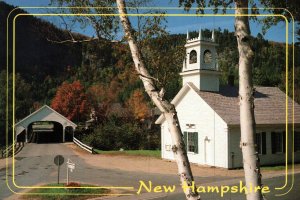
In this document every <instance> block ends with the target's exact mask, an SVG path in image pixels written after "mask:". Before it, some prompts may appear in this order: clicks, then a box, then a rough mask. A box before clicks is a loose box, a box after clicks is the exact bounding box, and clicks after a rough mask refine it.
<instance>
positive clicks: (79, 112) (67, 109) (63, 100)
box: [51, 81, 89, 121]
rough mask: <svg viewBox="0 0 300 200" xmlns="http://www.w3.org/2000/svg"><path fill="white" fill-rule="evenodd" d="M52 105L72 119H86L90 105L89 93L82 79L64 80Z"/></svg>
mask: <svg viewBox="0 0 300 200" xmlns="http://www.w3.org/2000/svg"><path fill="white" fill-rule="evenodd" d="M51 107H52V108H53V109H54V110H56V111H57V112H59V113H60V114H62V115H64V116H66V117H67V118H68V119H70V120H74V121H81V120H84V119H86V116H87V114H88V112H89V106H88V101H87V95H86V94H85V92H84V87H83V86H82V85H81V83H80V81H74V82H73V83H67V82H63V83H62V85H61V86H59V87H58V88H57V91H56V94H55V97H54V98H53V99H52V102H51Z"/></svg>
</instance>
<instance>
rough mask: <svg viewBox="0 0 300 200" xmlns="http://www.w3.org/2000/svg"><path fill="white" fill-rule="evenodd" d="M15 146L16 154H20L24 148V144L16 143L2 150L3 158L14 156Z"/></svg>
mask: <svg viewBox="0 0 300 200" xmlns="http://www.w3.org/2000/svg"><path fill="white" fill-rule="evenodd" d="M13 146H15V154H16V153H18V152H19V151H20V150H21V149H22V148H23V147H24V143H18V142H14V143H13V144H11V145H9V146H8V147H7V148H5V149H2V150H1V158H5V157H9V156H12V153H13Z"/></svg>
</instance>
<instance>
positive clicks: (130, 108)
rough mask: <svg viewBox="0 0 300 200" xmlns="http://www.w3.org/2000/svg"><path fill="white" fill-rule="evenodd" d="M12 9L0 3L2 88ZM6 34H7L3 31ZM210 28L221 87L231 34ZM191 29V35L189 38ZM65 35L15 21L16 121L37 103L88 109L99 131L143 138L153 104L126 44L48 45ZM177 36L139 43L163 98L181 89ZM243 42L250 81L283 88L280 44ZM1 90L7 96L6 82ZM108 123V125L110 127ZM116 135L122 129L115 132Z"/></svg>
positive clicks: (233, 65)
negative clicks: (251, 55) (250, 57)
mask: <svg viewBox="0 0 300 200" xmlns="http://www.w3.org/2000/svg"><path fill="white" fill-rule="evenodd" d="M12 9H13V7H12V6H9V5H7V4H5V3H4V2H0V10H1V12H0V24H1V29H0V45H1V46H0V67H1V74H0V84H1V85H2V86H5V85H6V71H5V69H6V29H5V28H2V27H6V26H5V24H6V17H7V15H8V13H9V12H10V10H12ZM18 12H19V13H21V12H25V11H22V10H19V11H18ZM18 12H17V13H18ZM14 15H16V13H15V14H14ZM9 33H10V34H11V29H10V30H9ZM215 33H216V40H217V42H218V43H219V46H218V48H217V51H218V56H219V60H218V62H219V67H220V69H221V71H222V79H221V83H222V84H226V82H227V77H228V75H235V84H237V83H238V73H237V70H238V69H237V66H238V52H237V44H236V38H235V36H234V33H232V32H229V31H228V30H223V31H222V30H221V29H220V28H219V29H218V30H215ZM197 34H198V33H197V32H192V33H191V37H193V36H197ZM203 34H204V36H205V37H210V35H211V32H210V31H209V30H203ZM74 35H75V37H76V38H75V39H78V40H80V39H82V38H87V37H86V36H83V35H80V34H74ZM69 37H70V36H69V34H68V32H67V31H65V30H61V29H58V28H57V27H55V26H54V25H53V24H51V23H49V22H46V21H44V20H41V19H37V18H35V17H32V16H26V17H23V16H22V17H19V18H18V20H17V23H16V77H15V81H16V118H17V120H18V119H22V118H23V117H25V116H27V115H28V114H30V113H31V112H33V111H34V110H36V109H37V108H38V107H40V106H41V105H43V104H49V105H51V106H52V107H54V108H55V109H57V110H58V111H59V112H61V113H62V114H64V115H66V116H68V117H69V118H70V119H71V120H73V121H75V122H84V121H86V120H88V119H90V113H91V110H93V111H94V113H95V115H96V118H97V121H98V123H100V124H102V125H103V124H105V123H104V122H106V124H109V126H107V127H106V128H102V129H101V131H100V130H99V131H98V133H99V134H108V132H109V131H112V132H116V129H118V128H119V127H123V129H126V130H127V132H128V133H132V135H129V136H128V137H133V136H134V134H135V133H137V132H138V133H139V134H140V137H146V136H145V135H143V132H144V131H143V129H145V126H146V125H145V123H144V122H145V121H147V120H153V119H152V118H153V110H152V107H153V105H152V104H151V103H150V101H149V99H148V97H147V96H146V95H145V93H144V92H143V90H142V86H141V82H140V81H139V79H138V75H137V74H135V72H134V71H133V70H132V68H133V63H132V60H131V56H130V52H129V49H128V47H127V45H126V44H124V43H122V42H112V41H107V40H104V39H102V40H100V41H97V40H93V41H90V42H78V43H68V42H66V43H57V42H55V41H57V40H60V41H62V40H67V39H70V38H69ZM185 39H186V35H185V34H177V35H168V34H167V35H163V36H161V37H157V38H154V39H147V40H145V41H141V43H140V45H141V47H142V51H143V55H144V57H145V60H146V64H147V66H148V68H149V70H150V72H151V73H152V74H153V77H154V78H158V79H159V80H160V83H159V84H161V85H162V86H164V87H165V88H166V94H165V96H166V97H167V98H168V99H172V98H173V97H174V96H175V95H176V93H177V92H178V90H179V89H180V87H181V78H180V76H179V72H180V71H181V68H182V61H183V58H184V56H185V50H184V44H185ZM251 40H252V44H253V47H254V48H255V49H254V50H255V59H254V68H253V75H254V84H255V85H263V86H278V87H280V88H281V89H282V90H284V89H285V74H286V69H285V44H281V43H276V42H272V41H267V40H265V39H264V38H263V36H262V35H261V34H258V35H257V37H255V38H252V39H251ZM10 42H11V41H10ZM289 51H290V54H289V60H290V61H292V54H291V46H289ZM297 54H299V48H298V47H296V50H295V55H297ZM9 56H11V50H10V51H9ZM10 58H11V57H10ZM295 66H296V68H295V92H296V93H295V95H296V96H295V99H296V101H298V102H300V80H299V77H300V58H299V57H295ZM291 69H292V64H291V62H290V64H289V77H291ZM11 72H12V63H9V74H10V76H9V81H10V82H11V80H12V75H11ZM290 83H291V82H290ZM9 88H10V89H9V94H11V93H12V90H11V85H10V87H9ZM291 88H292V85H291V84H290V89H291ZM64 92H65V93H64ZM5 96H6V91H5V90H3V89H2V90H1V96H0V104H1V108H0V114H1V130H4V121H5V109H4V108H5V101H6V99H5ZM9 97H11V96H9ZM10 100H11V98H10ZM70 102H72V103H70ZM10 103H11V102H10ZM63 108H67V109H63ZM120 119H121V120H120ZM112 127H115V128H116V129H114V130H112V129H113V128H112ZM103 130H106V131H103ZM1 132H2V133H4V131H1ZM100 132H101V133H100ZM119 132H120V134H121V133H122V131H121V130H119ZM95 134H96V133H95ZM136 135H137V134H136ZM2 138H3V137H2ZM110 145H111V144H110ZM104 146H105V145H104Z"/></svg>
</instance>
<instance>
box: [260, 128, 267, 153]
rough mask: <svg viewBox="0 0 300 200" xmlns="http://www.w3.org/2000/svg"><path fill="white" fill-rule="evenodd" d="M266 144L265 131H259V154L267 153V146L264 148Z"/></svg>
mask: <svg viewBox="0 0 300 200" xmlns="http://www.w3.org/2000/svg"><path fill="white" fill-rule="evenodd" d="M266 146H267V144H266V132H262V133H261V147H262V150H261V154H263V155H265V154H267V148H266Z"/></svg>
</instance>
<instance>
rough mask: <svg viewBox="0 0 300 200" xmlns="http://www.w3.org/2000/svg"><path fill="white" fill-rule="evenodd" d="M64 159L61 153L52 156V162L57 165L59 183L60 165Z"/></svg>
mask: <svg viewBox="0 0 300 200" xmlns="http://www.w3.org/2000/svg"><path fill="white" fill-rule="evenodd" d="M64 161H65V159H64V157H63V156H62V155H57V156H55V158H54V164H55V165H57V171H58V172H57V184H59V171H60V166H61V165H62V164H63V163H64Z"/></svg>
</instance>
